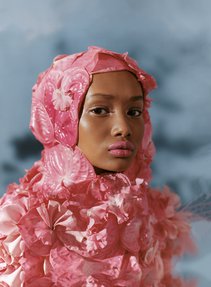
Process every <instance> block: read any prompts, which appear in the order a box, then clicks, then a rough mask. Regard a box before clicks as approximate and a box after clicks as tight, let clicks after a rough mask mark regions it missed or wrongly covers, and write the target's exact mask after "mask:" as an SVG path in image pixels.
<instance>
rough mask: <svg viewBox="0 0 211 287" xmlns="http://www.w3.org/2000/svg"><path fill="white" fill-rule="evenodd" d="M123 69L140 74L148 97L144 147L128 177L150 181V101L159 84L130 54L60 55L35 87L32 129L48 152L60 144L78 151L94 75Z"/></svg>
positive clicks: (97, 49)
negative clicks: (80, 125)
mask: <svg viewBox="0 0 211 287" xmlns="http://www.w3.org/2000/svg"><path fill="white" fill-rule="evenodd" d="M122 70H127V71H130V72H132V73H133V74H135V75H136V77H137V79H138V81H139V82H140V84H141V86H142V89H143V92H144V95H145V105H144V114H143V115H144V121H145V134H144V138H143V141H142V146H141V147H140V149H139V152H138V154H137V156H136V159H135V161H134V163H133V164H132V166H131V167H130V168H129V169H128V170H127V171H126V172H125V174H126V175H127V176H129V178H130V179H131V180H133V179H135V178H137V177H139V178H142V179H145V180H146V181H149V180H150V174H151V171H150V163H151V161H152V157H153V154H154V145H153V143H152V140H151V133H152V126H151V122H150V117H149V113H148V108H149V106H150V99H149V98H148V97H147V95H148V93H149V92H150V91H151V90H153V89H154V88H155V87H156V82H155V80H154V79H153V77H152V76H150V75H149V74H147V73H146V72H145V71H143V70H142V69H140V68H139V67H138V65H137V63H136V62H135V61H134V60H133V59H131V58H130V57H129V56H128V54H127V53H124V54H119V53H115V52H112V51H110V50H106V49H103V48H100V47H89V48H88V50H87V51H85V52H82V53H77V54H73V55H60V56H57V57H56V58H55V59H54V61H53V64H52V65H51V66H50V68H49V69H47V70H46V71H44V72H43V73H41V74H40V75H39V77H38V80H37V83H36V84H35V85H34V87H33V98H32V114H31V121H30V127H31V130H32V132H33V134H34V135H35V137H36V138H37V139H38V140H39V141H40V142H41V143H42V144H43V145H44V148H45V149H46V148H49V147H52V146H55V145H57V144H62V145H63V146H65V147H70V148H73V149H74V148H75V146H76V144H77V138H78V122H79V111H80V108H81V106H82V103H83V100H84V97H85V95H86V92H87V90H88V88H89V86H90V84H91V82H92V75H93V74H95V73H106V72H111V71H122Z"/></svg>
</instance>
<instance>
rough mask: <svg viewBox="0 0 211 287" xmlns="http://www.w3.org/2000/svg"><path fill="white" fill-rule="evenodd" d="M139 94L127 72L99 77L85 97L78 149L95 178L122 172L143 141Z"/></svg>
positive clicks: (134, 80) (96, 76) (137, 84)
mask: <svg viewBox="0 0 211 287" xmlns="http://www.w3.org/2000/svg"><path fill="white" fill-rule="evenodd" d="M143 106H144V99H143V92H142V88H141V85H140V83H139V82H138V81H137V79H136V77H135V76H134V75H133V74H132V73H130V72H128V71H117V72H108V73H99V74H95V75H93V82H92V84H91V85H90V87H89V90H88V92H87V94H86V97H85V101H84V106H83V110H82V115H81V118H80V121H79V138H78V147H79V148H80V150H81V151H82V152H83V153H84V155H85V156H86V158H87V159H88V160H89V161H90V162H91V164H92V165H93V166H94V168H95V171H96V173H97V174H100V173H103V172H107V171H110V172H123V171H125V170H126V169H127V168H128V167H129V166H130V164H131V163H132V161H133V159H134V157H135V155H136V153H137V151H138V149H139V147H140V144H141V141H142V138H143V134H144V120H143Z"/></svg>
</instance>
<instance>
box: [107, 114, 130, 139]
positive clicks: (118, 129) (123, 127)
mask: <svg viewBox="0 0 211 287" xmlns="http://www.w3.org/2000/svg"><path fill="white" fill-rule="evenodd" d="M111 135H112V136H114V137H123V138H128V137H130V136H131V128H130V124H129V119H128V118H127V116H126V115H118V116H116V117H115V118H114V120H113V123H112V129H111Z"/></svg>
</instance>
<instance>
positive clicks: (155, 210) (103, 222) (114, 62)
mask: <svg viewBox="0 0 211 287" xmlns="http://www.w3.org/2000/svg"><path fill="white" fill-rule="evenodd" d="M125 69H126V70H129V71H131V72H133V73H134V74H135V75H136V76H137V78H138V80H139V81H140V82H141V85H142V87H143V89H144V93H145V110H144V121H145V135H144V140H143V143H142V145H141V147H140V150H139V152H138V154H137V156H136V159H135V160H134V163H133V164H132V166H131V167H130V168H129V170H127V171H126V172H124V173H116V174H107V175H96V174H95V172H94V169H93V167H92V165H91V164H90V163H89V162H88V161H87V160H86V158H85V157H84V156H83V155H82V154H81V152H80V150H79V149H78V148H77V146H76V141H77V128H78V119H79V116H78V111H79V108H80V105H81V103H82V101H83V98H84V96H85V94H86V91H87V89H88V87H89V85H90V83H91V80H92V75H93V74H94V73H97V72H107V71H113V70H115V71H116V70H118V71H119V70H125ZM154 87H155V81H154V80H153V78H152V77H151V76H149V75H148V74H146V73H145V72H144V71H143V70H141V69H140V68H138V66H137V64H136V63H135V62H134V61H133V60H132V59H131V58H129V57H128V56H127V54H122V55H121V54H117V53H114V52H111V51H107V50H105V49H101V48H97V47H90V48H89V50H88V51H86V52H83V53H79V54H75V55H71V56H59V57H57V58H56V59H55V60H54V63H53V65H52V66H51V67H50V68H49V69H48V70H47V71H46V72H44V73H43V74H41V75H40V76H39V78H38V81H37V83H36V85H35V86H34V89H33V102H32V117H31V128H32V131H33V133H34V134H35V136H36V137H37V139H39V140H40V141H41V142H42V143H43V145H44V150H43V152H42V158H41V160H40V161H38V162H36V163H35V164H34V166H33V167H32V168H31V169H30V170H29V171H27V173H26V175H25V176H24V177H23V178H22V179H21V180H20V184H19V185H16V184H12V185H10V186H9V187H8V191H7V193H6V194H5V195H4V196H3V198H2V199H1V201H0V218H1V222H0V286H2V287H3V286H4V287H8V286H9V287H20V286H21V287H26V286H27V287H37V286H41V287H42V286H43V287H44V286H45V287H67V286H73V287H77V286H78V287H81V286H86V287H103V286H104V287H112V286H115V287H123V286H134V287H140V286H143V287H169V286H178V287H181V286H194V284H193V282H191V283H187V282H184V281H183V280H182V279H180V278H178V277H174V276H173V275H172V267H173V266H172V258H173V257H174V256H180V255H182V254H183V253H184V252H187V251H188V252H191V251H193V250H194V248H195V247H194V245H193V243H192V241H191V238H190V226H189V224H188V223H187V220H186V214H185V213H183V212H177V211H176V209H177V208H178V207H179V205H180V203H179V199H178V197H177V196H176V195H175V194H173V193H171V192H170V191H169V190H168V189H167V188H165V189H164V190H163V191H162V192H160V191H159V190H155V189H151V188H150V187H149V180H150V163H151V161H152V157H153V154H154V145H153V143H152V140H151V133H152V128H151V122H150V117H149V113H148V108H149V105H150V100H149V99H148V96H147V94H148V92H149V91H150V90H152V89H153V88H154ZM188 284H191V285H188Z"/></svg>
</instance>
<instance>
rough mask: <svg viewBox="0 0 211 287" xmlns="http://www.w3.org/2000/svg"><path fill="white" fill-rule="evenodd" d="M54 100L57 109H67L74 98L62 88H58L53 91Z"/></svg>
mask: <svg viewBox="0 0 211 287" xmlns="http://www.w3.org/2000/svg"><path fill="white" fill-rule="evenodd" d="M52 101H53V104H54V107H55V109H56V110H60V111H66V110H67V109H69V108H70V106H71V104H72V102H73V98H72V96H71V95H70V94H66V93H65V92H64V91H63V90H62V89H56V90H54V92H53V97H52Z"/></svg>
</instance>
